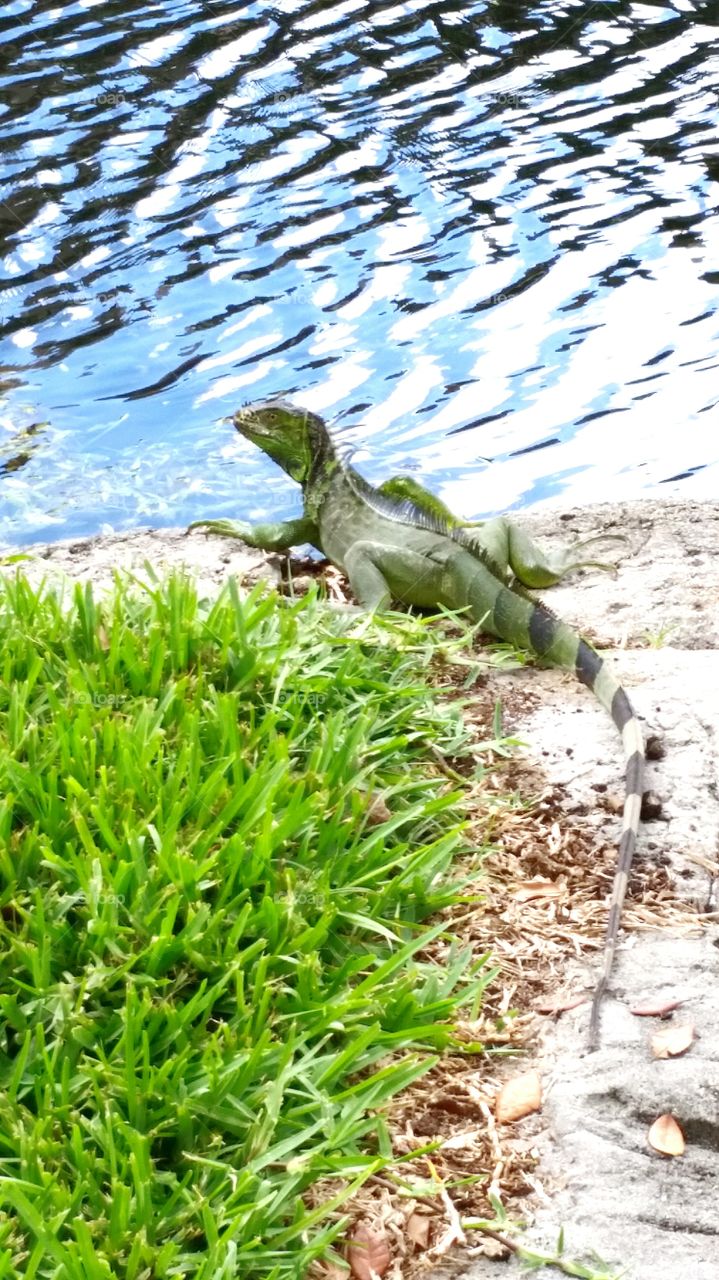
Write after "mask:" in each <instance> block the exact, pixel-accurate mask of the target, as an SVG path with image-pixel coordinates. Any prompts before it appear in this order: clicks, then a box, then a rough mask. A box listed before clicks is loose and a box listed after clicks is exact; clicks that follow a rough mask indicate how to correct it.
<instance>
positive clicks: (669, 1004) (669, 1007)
mask: <svg viewBox="0 0 719 1280" xmlns="http://www.w3.org/2000/svg"><path fill="white" fill-rule="evenodd" d="M683 1004H684V1001H683V1000H665V1001H664V1002H663V1003H662V1004H643V1005H636V1006H635V1007H634V1008H633V1009H632V1010H631V1011H630V1012H631V1013H633V1014H634V1017H635V1018H665V1017H666V1015H667V1014H668V1013H673V1012H674V1010H675V1009H680V1008H681V1006H682V1005H683Z"/></svg>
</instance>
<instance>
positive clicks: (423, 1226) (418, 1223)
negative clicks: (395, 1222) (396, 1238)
mask: <svg viewBox="0 0 719 1280" xmlns="http://www.w3.org/2000/svg"><path fill="white" fill-rule="evenodd" d="M406 1231H407V1236H408V1238H409V1239H410V1240H411V1241H412V1244H413V1245H414V1247H415V1249H421V1250H422V1252H424V1250H425V1249H426V1248H427V1245H428V1244H429V1218H428V1217H427V1215H426V1213H411V1214H410V1215H409V1217H408V1219H407V1227H406Z"/></svg>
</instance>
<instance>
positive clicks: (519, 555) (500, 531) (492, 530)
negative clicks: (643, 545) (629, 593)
mask: <svg viewBox="0 0 719 1280" xmlns="http://www.w3.org/2000/svg"><path fill="white" fill-rule="evenodd" d="M475 540H476V541H477V542H478V543H479V544H480V545H481V546H482V547H484V549H485V550H486V551H487V553H488V555H489V556H490V558H491V560H492V561H493V563H494V564H495V565H496V566H497V567H498V568H499V569H501V570H502V571H504V572H505V573H506V572H507V571H510V570H511V572H512V573H513V574H514V576H515V577H516V578H518V579H519V581H520V582H521V583H522V584H523V586H525V587H535V588H537V587H552V586H554V584H555V583H557V582H559V581H560V580H561V579H562V578H563V577H564V576H565V574H567V573H571V572H572V571H573V570H574V569H582V568H592V569H604V570H606V571H608V572H613V571H614V569H615V568H616V566H615V565H614V564H611V563H608V562H606V561H603V560H585V559H584V558H583V557H582V556H581V552H582V551H583V550H584V549H586V548H587V547H589V546H591V545H592V543H595V542H626V538H624V537H623V535H622V534H613V533H606V534H598V535H597V536H596V537H593V538H585V539H584V540H583V541H582V542H575V543H574V544H573V545H572V546H571V547H567V548H566V549H565V550H563V551H560V552H558V553H557V554H552V553H551V552H546V551H543V550H542V548H541V547H539V546H537V544H536V542H535V541H534V540H533V539H532V538H530V536H529V534H528V533H526V532H525V530H524V529H522V528H521V526H519V525H516V524H513V523H512V521H511V520H508V519H507V518H506V516H499V517H498V519H496V520H487V522H486V523H485V524H484V525H483V526H482V530H481V532H480V533H478V534H476V535H475Z"/></svg>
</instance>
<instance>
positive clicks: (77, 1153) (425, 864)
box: [0, 572, 488, 1280]
mask: <svg viewBox="0 0 719 1280" xmlns="http://www.w3.org/2000/svg"><path fill="white" fill-rule="evenodd" d="M436 650H437V640H436V639H434V638H432V635H431V632H430V630H429V629H428V628H427V627H426V626H425V624H424V623H423V622H422V621H417V620H408V619H403V620H402V621H398V620H396V619H392V618H388V619H386V620H369V619H365V620H363V621H362V622H361V624H359V625H358V624H357V622H356V619H355V618H352V620H351V623H348V621H347V620H346V619H344V618H342V617H341V616H340V615H339V614H332V613H330V611H329V610H328V609H327V608H326V607H325V606H323V605H322V604H321V602H319V601H318V600H317V599H316V597H315V595H314V593H311V594H310V596H308V597H305V598H304V599H302V600H299V601H294V602H291V603H289V604H288V603H284V604H282V605H279V604H278V601H277V599H276V597H274V596H273V595H271V594H269V595H268V594H266V593H265V592H264V591H260V590H257V589H256V590H254V591H252V592H251V593H250V594H249V596H247V597H246V598H245V599H244V600H241V599H240V598H239V596H238V594H237V591H236V589H235V588H234V585H233V584H230V585H229V587H228V589H227V590H226V591H225V592H224V593H223V595H222V596H221V597H220V598H219V599H218V600H217V601H216V602H215V603H213V604H211V605H210V604H202V603H198V600H197V597H196V594H195V592H194V589H193V587H192V585H191V583H190V582H189V581H187V580H185V579H183V578H173V579H171V580H169V581H168V582H167V583H165V584H158V583H156V582H155V583H151V584H150V585H146V586H145V587H144V589H140V590H138V589H136V588H134V587H131V586H130V585H129V584H128V583H127V582H125V583H123V582H120V580H119V579H118V581H117V583H116V587H115V592H114V594H113V595H112V596H111V597H109V598H108V600H107V601H106V602H102V603H99V602H97V601H95V600H94V599H93V596H92V593H91V591H90V589H89V587H88V588H85V589H82V588H80V587H77V588H76V590H75V596H74V601H73V605H72V609H71V611H70V612H69V613H68V612H67V610H65V609H63V607H62V606H61V604H60V603H58V601H57V600H56V599H55V597H54V596H52V595H51V594H46V593H42V592H39V593H36V592H34V591H33V590H32V589H31V588H30V587H29V586H28V584H27V582H26V581H25V580H24V579H23V578H22V576H21V573H20V572H18V575H17V577H16V578H14V579H9V580H8V581H7V582H5V583H4V584H3V585H0V667H1V668H2V679H1V682H0V965H1V981H0V993H1V994H0V1115H1V1121H2V1123H1V1124H0V1277H5V1276H8V1277H9V1276H23V1277H42V1278H43V1280H44V1278H45V1277H47V1278H48V1280H49V1278H50V1277H53V1280H106V1278H110V1277H113V1278H117V1277H120V1278H121V1280H141V1278H142V1280H150V1278H152V1280H155V1278H159V1277H170V1276H180V1277H181V1276H191V1277H193V1278H196V1280H210V1278H212V1280H221V1278H222V1277H228V1278H229V1277H242V1280H289V1278H290V1277H292V1278H296V1280H300V1277H304V1276H305V1275H306V1274H307V1270H308V1268H309V1267H310V1265H311V1263H312V1262H313V1261H314V1260H316V1259H317V1258H319V1257H321V1256H322V1254H323V1252H324V1251H325V1250H326V1249H327V1247H328V1245H329V1244H330V1242H331V1241H332V1240H333V1239H334V1238H336V1236H337V1234H338V1233H339V1232H341V1230H342V1227H343V1219H342V1215H341V1213H340V1212H339V1210H340V1209H341V1206H342V1204H343V1202H344V1201H345V1200H346V1198H347V1197H348V1196H349V1195H350V1194H351V1193H352V1192H353V1190H354V1189H356V1188H357V1187H358V1186H359V1185H360V1184H361V1183H362V1182H363V1181H364V1180H366V1179H367V1178H368V1177H370V1176H371V1175H372V1174H373V1173H374V1172H375V1171H377V1170H378V1169H380V1168H382V1167H383V1166H384V1165H385V1164H386V1163H387V1161H388V1160H389V1159H390V1157H391V1154H392V1153H391V1143H390V1140H389V1135H388V1130H387V1125H386V1121H385V1119H384V1116H383V1110H384V1109H385V1108H386V1106H387V1104H388V1102H389V1100H390V1099H391V1098H392V1097H393V1096H394V1095H395V1094H396V1093H397V1092H398V1091H399V1090H401V1089H402V1088H403V1087H405V1086H406V1085H407V1084H408V1083H409V1082H411V1081H413V1080H415V1079H417V1078H418V1077H419V1076H420V1075H421V1074H422V1073H424V1072H426V1071H427V1070H428V1069H429V1068H430V1067H431V1066H432V1064H433V1063H434V1062H436V1060H437V1058H436V1055H437V1053H438V1052H439V1051H441V1050H442V1049H443V1048H444V1047H445V1046H447V1045H448V1044H451V1043H452V1022H453V1019H454V1018H455V1017H456V1016H457V1013H458V1010H460V1009H465V1010H467V1009H469V1010H470V1011H471V1010H474V1011H476V1009H477V1007H478V1005H479V1002H480V1001H481V995H482V990H483V987H484V985H485V984H486V982H487V980H488V973H487V970H486V967H482V965H481V963H478V962H476V961H474V960H473V959H472V957H471V955H470V954H469V953H468V952H467V951H466V950H462V949H461V948H460V947H458V946H451V947H450V949H449V960H448V961H447V962H446V963H444V964H443V965H442V966H439V965H438V964H437V963H434V962H433V961H432V959H431V958H430V956H429V955H428V947H429V944H430V943H431V942H432V940H433V939H435V938H437V937H439V936H440V935H441V934H443V926H442V924H441V923H440V924H434V925H432V926H430V925H428V924H426V923H424V922H425V921H427V919H428V917H430V916H432V915H433V914H434V913H436V912H437V911H438V910H439V909H440V908H442V907H443V906H445V905H447V904H448V903H449V902H450V901H453V900H456V898H457V897H458V895H460V894H461V886H459V885H458V884H456V883H453V882H452V881H451V880H450V879H448V872H449V871H450V866H451V863H452V859H453V857H455V856H456V854H457V853H458V852H460V851H462V850H464V849H465V848H466V844H465V839H464V837H463V834H462V833H463V817H462V811H461V808H460V805H459V801H460V798H461V791H460V790H457V789H456V788H453V789H452V790H449V789H448V787H449V785H450V784H448V782H447V780H446V778H444V777H441V778H439V779H438V777H437V774H436V771H435V770H434V769H433V768H432V767H431V764H429V763H428V762H431V760H432V756H431V754H430V746H429V744H434V745H435V747H438V748H439V749H440V751H442V752H443V753H445V754H446V755H449V756H450V757H451V758H452V759H453V760H454V761H455V763H456V762H457V761H458V760H459V759H460V758H461V756H462V755H463V754H464V753H466V752H467V750H468V747H467V741H466V735H465V731H464V729H463V727H462V723H461V718H460V712H459V709H458V704H456V703H455V704H452V705H447V704H443V705H438V703H437V701H436V699H435V698H434V697H433V695H432V693H431V691H430V690H429V689H428V687H427V680H426V666H427V664H428V663H429V661H430V660H431V657H432V655H433V654H434V653H436ZM445 937H446V935H445ZM325 1182H326V1184H327V1185H328V1186H329V1185H331V1186H332V1187H333V1188H334V1190H335V1192H336V1189H337V1187H338V1186H339V1187H340V1188H341V1190H340V1191H339V1192H338V1193H336V1194H335V1195H334V1198H328V1199H325V1200H324V1201H323V1197H322V1187H323V1185H324V1184H325ZM309 1193H312V1194H309ZM313 1206H315V1207H313Z"/></svg>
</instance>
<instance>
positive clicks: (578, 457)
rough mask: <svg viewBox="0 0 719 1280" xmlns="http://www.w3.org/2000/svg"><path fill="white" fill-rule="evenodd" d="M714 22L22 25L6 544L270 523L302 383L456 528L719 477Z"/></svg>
mask: <svg viewBox="0 0 719 1280" xmlns="http://www.w3.org/2000/svg"><path fill="white" fill-rule="evenodd" d="M718 24H719V10H718V9H717V6H716V5H715V3H714V2H713V0H711V3H710V2H709V0H706V2H705V3H701V2H700V0H675V3H673V4H661V3H657V4H630V3H625V2H624V0H617V2H616V3H611V2H610V0H607V2H606V3H585V2H584V0H564V2H562V0H539V2H535V3H534V4H525V3H521V2H515V3H510V2H509V0H486V2H485V3H481V4H480V3H469V2H467V0H454V2H452V0H441V2H440V3H429V2H423V0H409V2H408V3H404V4H400V3H370V2H369V0H346V2H344V3H342V2H340V3H337V4H334V5H332V4H328V3H327V0H314V2H310V0H290V3H284V4H283V5H282V10H281V11H280V9H279V8H275V7H272V6H270V5H267V4H235V5H232V4H223V3H219V2H217V3H216V2H215V0H213V3H212V4H209V3H205V4H199V5H198V4H197V3H194V2H193V3H187V4H184V3H162V4H160V3H157V4H152V3H140V2H137V0H81V2H80V3H76V4H60V5H58V4H57V3H46V2H44V0H38V2H36V3H33V2H32V0H29V2H28V0H23V2H17V0H12V2H11V3H5V5H4V6H3V9H2V15H1V16H0V70H1V71H2V76H1V77H0V102H1V103H2V106H1V107H0V169H1V171H2V203H0V236H1V237H2V256H3V269H2V277H1V283H0V323H1V326H2V327H1V329H0V360H1V361H2V365H1V367H0V386H1V387H2V390H3V392H4V394H3V395H2V396H1V397H0V541H2V542H4V543H5V544H11V545H13V544H15V545H16V544H19V543H22V542H27V541H32V540H36V539H48V538H55V537H68V536H72V537H75V536H81V535H85V534H89V533H93V532H95V531H98V530H101V529H111V528H114V529H121V528H128V527H132V526H135V525H138V524H139V525H154V526H162V525H173V524H174V525H176V524H183V523H185V522H187V521H189V520H190V519H193V518H199V517H201V516H213V515H236V516H238V517H243V518H258V517H267V516H269V515H275V516H277V517H284V516H287V515H290V514H293V513H295V512H296V511H297V509H298V497H297V493H296V491H295V490H294V487H293V486H292V484H291V482H290V481H289V480H288V479H287V478H286V477H284V476H283V475H282V474H281V473H279V472H278V471H277V470H276V468H274V467H273V466H272V465H271V464H270V463H269V462H268V461H267V460H266V459H265V458H264V457H263V456H262V455H260V454H258V453H257V451H255V450H253V449H252V448H251V447H250V446H249V445H248V444H246V443H245V442H243V441H242V440H241V439H240V438H239V437H238V436H236V434H235V433H234V432H233V431H232V428H231V427H230V426H229V425H228V424H227V423H223V422H221V421H220V420H219V419H220V418H221V417H222V415H223V414H226V413H228V412H230V411H232V410H233V409H234V408H236V407H237V406H238V405H240V404H241V403H243V402H246V401H251V400H255V399H257V398H260V397H264V396H267V395H274V394H278V393H282V394H285V395H289V396H291V397H292V398H294V399H295V400H296V401H297V402H298V403H300V404H303V405H306V406H308V407H310V408H312V409H314V410H315V411H317V412H320V413H322V414H323V415H324V416H326V417H328V418H330V419H331V420H332V421H334V422H335V423H336V424H337V429H338V432H339V434H340V436H341V437H342V438H343V439H344V440H346V441H348V442H352V443H353V444H355V445H356V446H357V448H358V452H357V455H356V459H355V461H356V463H357V465H358V466H360V468H361V469H362V470H363V471H364V473H365V474H366V475H368V476H369V477H370V478H371V479H373V480H377V481H379V480H381V479H382V478H385V477H386V476H388V475H390V474H393V473H395V472H397V471H404V472H411V473H413V474H415V475H416V476H418V477H421V478H423V479H424V480H426V482H427V483H428V484H429V485H430V486H431V487H432V488H433V489H435V491H437V492H438V493H439V494H440V496H442V497H443V498H444V499H445V501H448V502H449V503H450V505H452V506H454V507H455V508H456V509H457V510H459V511H461V512H462V513H463V514H465V515H467V516H474V517H481V516H483V515H490V514H493V513H495V512H497V511H502V510H507V509H515V508H522V507H526V506H528V505H531V504H536V503H538V502H542V501H545V500H552V501H556V500H557V499H561V500H563V501H567V502H588V501H592V500H603V499H612V498H627V497H640V496H643V495H649V494H652V495H654V496H656V495H660V494H667V495H685V496H687V497H689V496H697V497H698V496H709V495H712V496H715V495H716V492H717V481H718V480H719V429H718V428H719V417H718V409H717V401H718V400H719V376H718V374H717V351H718V350H719V346H718V341H717V340H718V336H719V334H718V330H719V320H718V318H717V301H718V298H719V230H718V227H719V224H718V222H717V216H716V211H717V206H719V135H718V134H717V121H718V120H719V25H718Z"/></svg>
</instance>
